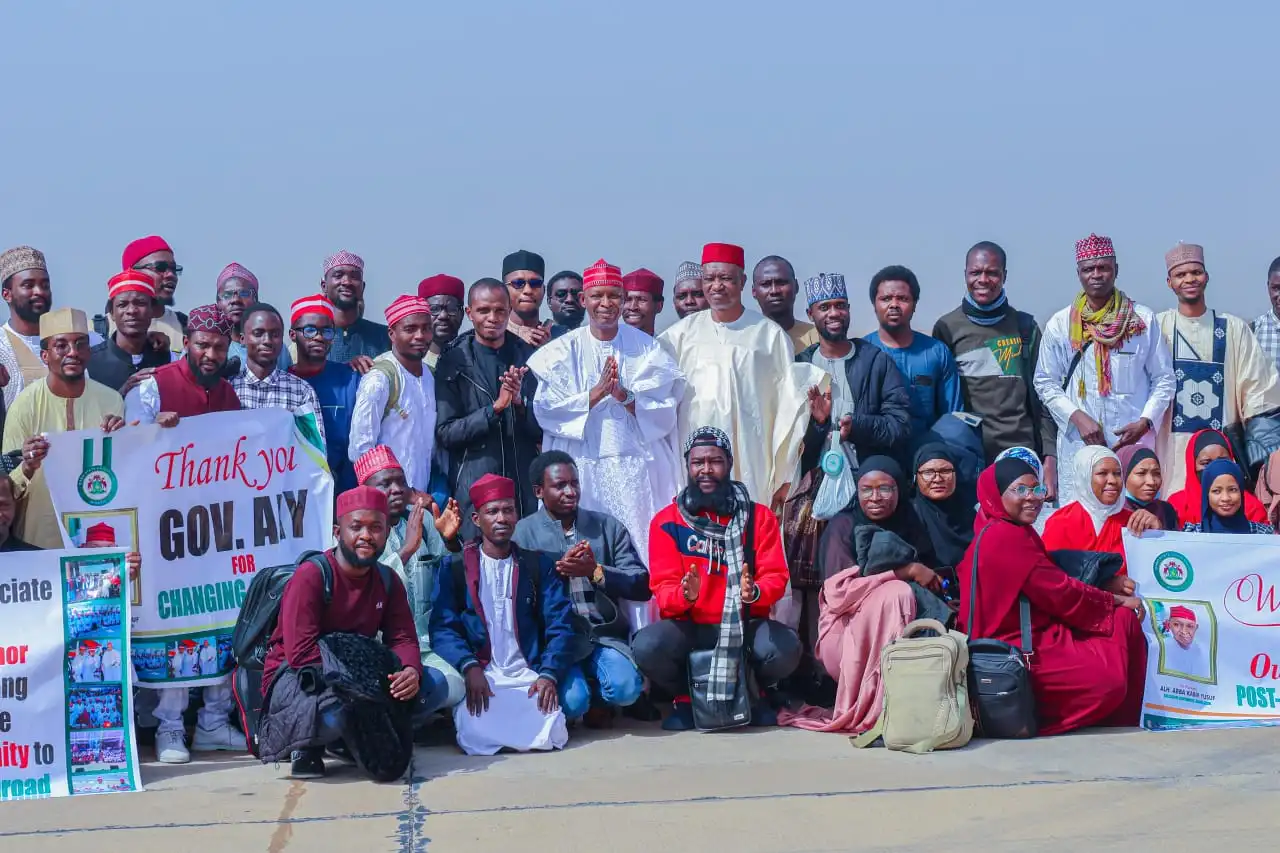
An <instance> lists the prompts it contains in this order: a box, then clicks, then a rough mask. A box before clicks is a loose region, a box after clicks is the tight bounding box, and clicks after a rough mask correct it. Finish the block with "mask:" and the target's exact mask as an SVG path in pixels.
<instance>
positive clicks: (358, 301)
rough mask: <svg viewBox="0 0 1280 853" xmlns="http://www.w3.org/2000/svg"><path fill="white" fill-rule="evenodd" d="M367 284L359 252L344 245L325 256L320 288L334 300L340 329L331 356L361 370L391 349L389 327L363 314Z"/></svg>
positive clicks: (336, 323)
mask: <svg viewBox="0 0 1280 853" xmlns="http://www.w3.org/2000/svg"><path fill="white" fill-rule="evenodd" d="M364 287H365V285H364V259H363V258H361V257H360V256H359V255H356V254H353V253H351V252H348V251H346V250H345V249H344V250H343V251H341V252H338V253H337V254H336V255H330V256H329V257H328V258H326V259H325V262H324V273H323V275H322V277H321V279H320V292H321V293H323V294H324V295H325V298H327V299H328V300H329V301H330V302H332V303H333V307H334V311H335V314H334V327H335V328H336V329H337V334H336V335H335V337H334V340H333V346H332V347H330V348H329V360H330V361H338V362H341V363H343V364H350V365H351V366H352V367H353V368H355V369H356V371H358V372H359V373H365V372H366V371H368V370H369V368H370V367H372V364H373V362H372V359H374V358H376V357H377V356H379V355H382V354H383V353H384V352H386V351H387V350H388V349H390V345H389V342H388V339H387V327H386V326H384V325H382V324H381V323H375V322H373V321H372V320H366V319H364V317H363V316H361V305H362V303H363V302H364Z"/></svg>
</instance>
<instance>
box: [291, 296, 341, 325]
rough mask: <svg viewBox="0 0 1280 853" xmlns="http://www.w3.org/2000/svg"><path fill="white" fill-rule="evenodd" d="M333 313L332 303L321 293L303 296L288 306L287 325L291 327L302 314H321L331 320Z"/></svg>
mask: <svg viewBox="0 0 1280 853" xmlns="http://www.w3.org/2000/svg"><path fill="white" fill-rule="evenodd" d="M334 313H335V312H334V310H333V303H332V302H330V301H329V300H328V299H326V298H325V296H324V294H323V293H317V294H315V295H314V296H304V297H302V298H301V299H295V300H294V301H293V304H292V305H290V306H289V325H290V326H292V325H293V324H294V323H296V322H298V318H299V317H301V316H302V315H303V314H323V315H325V316H326V317H328V318H329V319H330V320H332V319H333V315H334Z"/></svg>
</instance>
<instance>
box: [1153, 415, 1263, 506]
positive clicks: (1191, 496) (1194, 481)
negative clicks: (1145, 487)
mask: <svg viewBox="0 0 1280 853" xmlns="http://www.w3.org/2000/svg"><path fill="white" fill-rule="evenodd" d="M1206 432H1211V433H1215V434H1217V436H1218V438H1220V439H1221V441H1219V442H1218V444H1221V445H1222V446H1223V447H1225V448H1226V449H1227V453H1228V455H1230V456H1231V459H1232V461H1237V460H1236V455H1235V451H1233V450H1232V449H1231V442H1229V441H1227V437H1226V436H1225V435H1223V434H1222V433H1221V432H1218V430H1216V429H1202V430H1200V432H1198V433H1196V434H1195V435H1193V436H1191V441H1189V442H1187V456H1186V459H1187V465H1186V472H1187V479H1186V482H1185V483H1183V485H1182V491H1180V492H1174V493H1173V494H1172V495H1170V496H1169V505H1170V506H1172V507H1173V509H1174V512H1176V513H1178V524H1179V525H1180V526H1181V525H1186V524H1199V523H1200V521H1201V518H1200V507H1201V500H1200V499H1201V489H1200V478H1199V477H1197V476H1196V439H1198V438H1200V436H1201V435H1203V434H1204V433H1206ZM1244 517H1245V518H1247V519H1249V520H1250V521H1256V522H1258V523H1259V524H1270V523H1271V519H1270V518H1269V517H1268V516H1267V508H1266V507H1265V506H1263V505H1262V501H1260V500H1258V498H1257V496H1256V495H1254V493H1253V492H1249V491H1246V492H1245V493H1244ZM1179 529H1181V527H1179Z"/></svg>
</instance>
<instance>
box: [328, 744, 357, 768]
mask: <svg viewBox="0 0 1280 853" xmlns="http://www.w3.org/2000/svg"><path fill="white" fill-rule="evenodd" d="M327 749H328V752H329V754H330V755H332V756H333V757H334V758H336V759H338V760H339V761H341V762H343V763H344V764H355V763H356V758H355V756H354V755H352V754H351V750H350V749H348V748H347V745H346V744H345V743H343V742H342V741H340V740H335V741H334V742H333V743H331V744H329V746H328V747H327Z"/></svg>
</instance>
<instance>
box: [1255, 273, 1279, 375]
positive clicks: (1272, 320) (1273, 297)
mask: <svg viewBox="0 0 1280 853" xmlns="http://www.w3.org/2000/svg"><path fill="white" fill-rule="evenodd" d="M1267 301H1268V302H1270V303H1271V310H1269V311H1266V312H1264V313H1262V314H1259V315H1258V316H1257V317H1254V318H1253V322H1251V323H1250V324H1249V326H1250V328H1252V329H1253V333H1254V335H1256V336H1257V338H1258V345H1259V346H1260V347H1262V351H1263V352H1264V353H1266V354H1267V358H1269V359H1271V361H1272V362H1273V363H1274V364H1275V366H1276V368H1277V369H1278V370H1280V258H1276V259H1275V260H1273V261H1272V262H1271V266H1269V267H1267Z"/></svg>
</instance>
